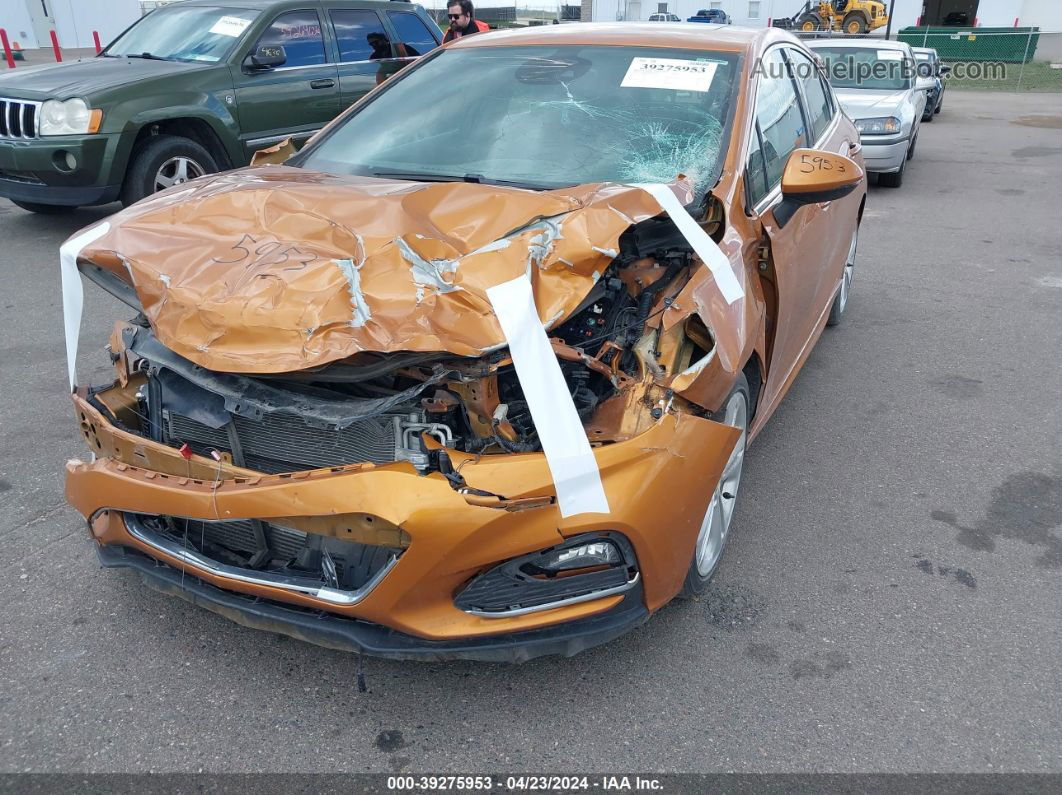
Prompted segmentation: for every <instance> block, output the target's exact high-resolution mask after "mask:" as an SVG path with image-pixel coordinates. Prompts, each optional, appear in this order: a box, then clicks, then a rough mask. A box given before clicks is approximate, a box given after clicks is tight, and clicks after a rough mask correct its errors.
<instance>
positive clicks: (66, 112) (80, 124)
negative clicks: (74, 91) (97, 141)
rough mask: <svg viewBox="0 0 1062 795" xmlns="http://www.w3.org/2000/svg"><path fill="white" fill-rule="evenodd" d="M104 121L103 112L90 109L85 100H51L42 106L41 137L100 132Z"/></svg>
mask: <svg viewBox="0 0 1062 795" xmlns="http://www.w3.org/2000/svg"><path fill="white" fill-rule="evenodd" d="M102 120H103V111H101V110H96V109H92V108H89V106H88V103H87V102H85V100H83V99H78V98H77V97H75V98H73V99H68V100H65V101H60V100H58V99H49V100H47V101H46V102H44V103H43V104H42V105H41V120H40V124H39V125H38V129H39V130H40V134H41V135H84V134H86V133H94V132H96V131H97V130H99V128H100V122H101V121H102Z"/></svg>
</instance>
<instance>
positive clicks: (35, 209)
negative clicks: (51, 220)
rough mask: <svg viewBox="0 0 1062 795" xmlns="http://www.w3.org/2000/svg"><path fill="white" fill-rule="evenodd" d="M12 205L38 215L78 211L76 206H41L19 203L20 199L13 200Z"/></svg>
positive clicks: (36, 203) (33, 203) (37, 203)
mask: <svg viewBox="0 0 1062 795" xmlns="http://www.w3.org/2000/svg"><path fill="white" fill-rule="evenodd" d="M11 203H12V204H13V205H15V206H16V207H21V208H22V209H23V210H28V211H29V212H31V213H37V214H38V215H65V214H66V213H70V212H73V211H74V210H76V209H77V205H75V204H40V203H39V202H24V201H19V200H18V199H12V200H11Z"/></svg>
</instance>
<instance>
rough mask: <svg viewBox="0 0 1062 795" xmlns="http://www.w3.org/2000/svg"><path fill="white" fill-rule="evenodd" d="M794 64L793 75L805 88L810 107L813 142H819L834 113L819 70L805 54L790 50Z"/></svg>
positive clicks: (805, 97)
mask: <svg viewBox="0 0 1062 795" xmlns="http://www.w3.org/2000/svg"><path fill="white" fill-rule="evenodd" d="M788 52H789V57H790V59H791V61H792V64H793V74H794V75H795V76H796V79H797V82H798V83H800V84H801V86H803V88H804V99H805V100H806V101H807V105H808V122H809V123H810V124H811V136H810V137H811V140H813V141H817V140H818V139H819V137H820V136H821V135H822V134H823V133H824V132H825V131H826V128H827V127H829V126H830V121H831V120H832V119H833V112H832V110H831V107H830V100H829V98H828V97H827V96H826V92H825V90H824V89H823V87H822V80H820V79H819V69H818V67H817V66H816V65H815V64H814V63H813V62H812V60H811V59H810V58H808V57H807V56H806V55H804V53H802V52H799V51H797V50H789V51H788Z"/></svg>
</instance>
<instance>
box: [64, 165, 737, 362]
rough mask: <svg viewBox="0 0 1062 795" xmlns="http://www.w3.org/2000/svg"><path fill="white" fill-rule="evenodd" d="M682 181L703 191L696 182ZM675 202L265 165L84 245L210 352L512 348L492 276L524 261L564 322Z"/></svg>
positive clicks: (171, 332)
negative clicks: (635, 230)
mask: <svg viewBox="0 0 1062 795" xmlns="http://www.w3.org/2000/svg"><path fill="white" fill-rule="evenodd" d="M673 190H675V192H676V195H678V196H679V198H680V200H682V201H686V200H688V198H689V197H688V196H685V195H682V194H684V193H685V190H686V185H685V184H684V183H682V182H679V183H676V185H675V186H674V187H673ZM660 214H661V208H660V206H659V204H658V203H657V201H656V200H655V199H654V198H653V197H652V196H650V195H649V194H648V193H646V192H645V191H643V190H641V189H639V188H635V187H630V186H624V185H617V184H608V183H605V184H595V185H583V186H579V187H576V188H571V189H565V190H555V191H542V192H536V191H528V190H520V189H516V188H507V187H499V186H493V185H484V184H476V183H465V182H448V183H418V182H409V181H392V180H383V179H375V178H368V177H351V176H333V175H328V174H321V173H315V172H307V171H305V170H302V169H297V168H291V167H287V166H266V167H260V168H253V169H244V170H240V171H234V172H229V173H227V174H222V175H218V176H214V177H207V178H204V179H199V180H196V181H195V182H194V183H192V184H189V185H185V186H181V187H178V188H173V189H170V190H169V191H166V192H163V193H161V194H159V195H157V196H155V197H152V198H150V199H147V200H145V201H143V202H140V203H139V204H136V205H134V206H133V207H130V208H128V209H126V210H123V211H122V212H120V213H118V214H117V215H115V216H113V217H112V218H111V219H110V224H111V228H110V230H109V231H108V232H107V233H106V234H104V235H103V236H102V237H100V238H99V239H98V240H96V241H95V242H93V243H91V244H90V245H89V246H88V247H86V248H85V249H84V250H83V251H82V252H81V256H80V261H82V262H84V261H89V262H93V263H95V264H97V265H99V266H101V267H103V268H106V269H108V270H110V271H112V272H113V273H115V274H116V275H118V276H119V277H121V278H123V279H125V280H126V281H130V282H131V284H132V286H133V287H134V288H135V289H136V292H137V293H138V295H139V297H140V299H141V302H142V304H143V309H144V313H145V315H146V316H147V318H148V320H149V322H150V323H151V325H152V327H153V329H154V331H155V333H156V335H157V336H158V338H159V340H160V341H161V342H162V343H163V344H165V345H166V346H167V347H169V348H170V349H171V350H173V351H175V352H176V353H178V354H180V355H182V356H184V357H185V358H187V359H190V360H191V361H193V362H195V363H196V364H198V365H200V366H202V367H204V368H207V369H210V370H217V371H222V372H236V373H274V372H289V371H295V370H303V369H308V368H313V367H318V366H321V365H325V364H328V363H330V362H334V361H338V360H341V359H345V358H347V357H350V356H352V355H354V354H357V353H359V352H362V351H375V352H393V351H400V350H403V351H449V352H451V353H454V354H457V355H463V356H478V355H481V354H482V353H483V352H484V351H488V350H491V349H493V348H495V347H500V346H502V345H504V344H505V337H504V335H503V334H502V331H501V328H500V327H499V325H498V322H497V319H496V317H495V315H494V313H493V311H492V309H491V304H490V301H489V300H488V299H487V297H486V289H487V288H488V287H491V286H493V285H496V284H499V283H501V282H504V281H508V280H510V279H513V278H516V277H517V276H520V275H521V274H523V273H529V274H530V277H531V280H532V284H533V287H534V293H535V304H536V306H537V308H538V312H539V316H540V318H541V319H542V321H543V323H545V324H546V325H547V326H550V327H552V326H553V325H554V324H555V323H557V322H558V321H559V320H560V319H562V318H564V317H566V316H567V315H569V314H570V313H571V312H572V311H573V310H574V309H575V308H576V307H577V306H578V304H579V303H580V302H581V301H582V299H583V298H584V297H585V296H586V294H587V293H588V292H589V290H590V289H591V287H592V285H593V284H594V282H595V281H596V280H597V278H598V277H599V276H600V275H601V273H602V272H603V271H604V269H605V268H606V267H607V266H608V264H609V263H610V261H611V260H612V259H613V257H614V256H615V254H616V252H617V249H618V246H619V238H620V235H621V234H622V233H623V232H624V231H625V230H626V229H627V228H628V227H629V226H630V225H631V224H633V223H636V222H638V221H641V220H644V219H647V218H651V217H654V216H657V215H660ZM712 303H713V304H717V305H719V306H720V307H723V306H725V302H722V301H721V299H720V301H716V302H712ZM690 309H693V307H690ZM705 321H706V322H708V323H709V325H711V318H705Z"/></svg>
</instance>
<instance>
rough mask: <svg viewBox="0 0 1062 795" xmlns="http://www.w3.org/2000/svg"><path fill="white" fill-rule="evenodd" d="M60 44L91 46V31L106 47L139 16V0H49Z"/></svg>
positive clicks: (63, 45) (62, 45)
mask: <svg viewBox="0 0 1062 795" xmlns="http://www.w3.org/2000/svg"><path fill="white" fill-rule="evenodd" d="M48 5H49V8H51V10H52V15H53V16H54V17H55V32H56V34H57V35H58V36H59V45H60V46H61V47H91V46H93V43H92V31H94V30H95V31H97V32H98V33H99V34H100V43H101V44H102V45H103V46H104V47H106V46H107V45H108V44H109V43H110V42H111V41H112V40H113V39H115V38H116V37H117V36H118V34H119V33H121V32H122V31H123V30H125V29H126V28H127V27H129V26H130V25H132V24H133V23H134V22H136V21H137V20H138V19H140V0H50V2H49V4H48Z"/></svg>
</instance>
